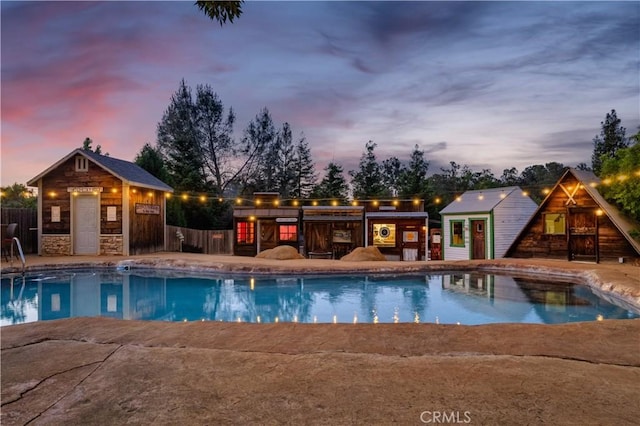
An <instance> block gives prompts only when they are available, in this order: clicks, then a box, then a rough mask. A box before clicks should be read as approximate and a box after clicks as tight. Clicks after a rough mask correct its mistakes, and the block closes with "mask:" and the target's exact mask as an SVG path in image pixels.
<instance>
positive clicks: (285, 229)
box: [278, 225, 298, 241]
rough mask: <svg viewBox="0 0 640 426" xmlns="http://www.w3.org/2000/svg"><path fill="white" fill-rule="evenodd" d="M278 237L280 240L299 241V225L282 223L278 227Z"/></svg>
mask: <svg viewBox="0 0 640 426" xmlns="http://www.w3.org/2000/svg"><path fill="white" fill-rule="evenodd" d="M278 239H279V240H280V241H297V240H298V225H280V226H279V227H278Z"/></svg>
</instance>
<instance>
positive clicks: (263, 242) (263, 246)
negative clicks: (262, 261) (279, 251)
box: [258, 220, 278, 252]
mask: <svg viewBox="0 0 640 426" xmlns="http://www.w3.org/2000/svg"><path fill="white" fill-rule="evenodd" d="M277 231H278V227H277V224H276V221H275V220H261V221H260V246H259V249H258V252H261V251H264V250H267V249H272V248H274V247H276V246H277V245H278V234H277Z"/></svg>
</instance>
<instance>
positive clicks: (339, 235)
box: [333, 229, 351, 243]
mask: <svg viewBox="0 0 640 426" xmlns="http://www.w3.org/2000/svg"><path fill="white" fill-rule="evenodd" d="M333 242H334V243H350V242H351V230H348V229H336V230H335V231H333Z"/></svg>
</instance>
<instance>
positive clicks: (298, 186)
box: [291, 136, 316, 198]
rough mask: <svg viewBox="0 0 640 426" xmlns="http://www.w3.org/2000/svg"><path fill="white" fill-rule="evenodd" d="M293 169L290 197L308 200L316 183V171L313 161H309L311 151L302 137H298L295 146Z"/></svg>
mask: <svg viewBox="0 0 640 426" xmlns="http://www.w3.org/2000/svg"><path fill="white" fill-rule="evenodd" d="M293 169H294V172H295V182H294V186H293V189H292V191H291V196H292V197H296V198H308V197H309V195H310V194H311V190H312V189H313V186H314V185H315V182H316V171H315V166H314V164H313V160H311V150H310V149H309V145H308V144H307V141H306V140H305V137H304V136H301V137H300V140H299V141H298V144H297V145H296V148H295V159H294V163H293Z"/></svg>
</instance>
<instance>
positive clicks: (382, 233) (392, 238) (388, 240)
mask: <svg viewBox="0 0 640 426" xmlns="http://www.w3.org/2000/svg"><path fill="white" fill-rule="evenodd" d="M373 245H374V246H378V247H395V246H396V225H395V224H394V223H389V224H383V223H374V224H373Z"/></svg>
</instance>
